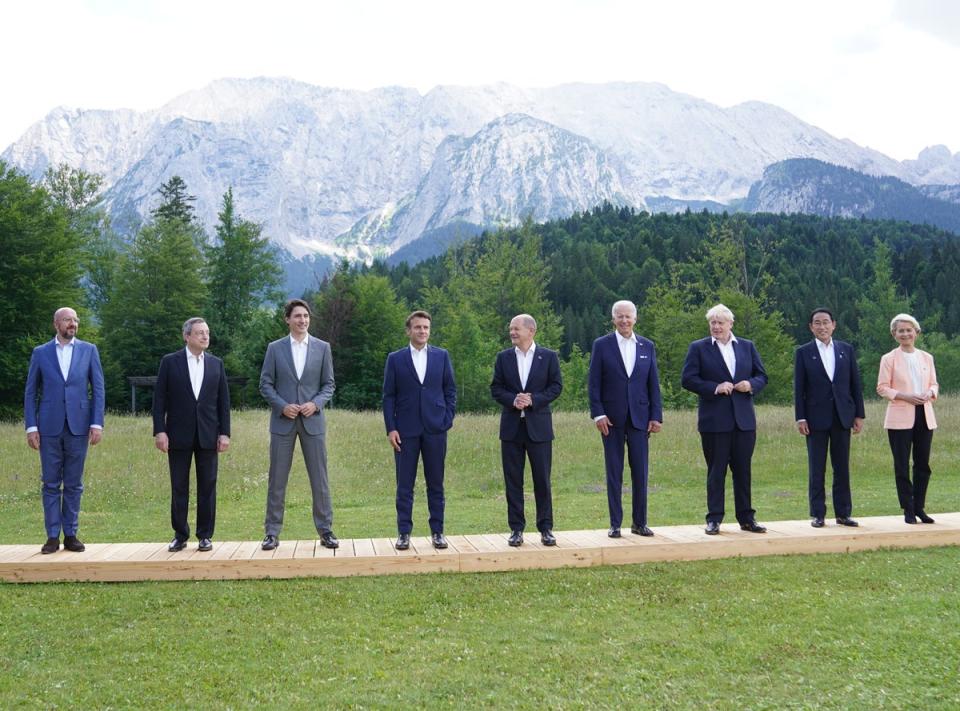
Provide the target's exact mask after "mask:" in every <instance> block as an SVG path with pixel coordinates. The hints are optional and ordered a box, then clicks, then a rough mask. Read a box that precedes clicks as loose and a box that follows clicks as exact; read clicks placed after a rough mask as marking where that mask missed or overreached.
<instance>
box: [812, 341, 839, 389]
mask: <svg viewBox="0 0 960 711" xmlns="http://www.w3.org/2000/svg"><path fill="white" fill-rule="evenodd" d="M816 340H817V350H818V351H820V362H821V363H823V369H824V370H825V371H827V377H828V378H830V382H831V383H832V382H833V374H834V373H835V372H836V371H837V354H836V351H835V350H834V348H833V339H832V338H831V339H830V342H829V343H827V344H826V345H824V343H823V341H821V340H820V339H819V338H818V339H816Z"/></svg>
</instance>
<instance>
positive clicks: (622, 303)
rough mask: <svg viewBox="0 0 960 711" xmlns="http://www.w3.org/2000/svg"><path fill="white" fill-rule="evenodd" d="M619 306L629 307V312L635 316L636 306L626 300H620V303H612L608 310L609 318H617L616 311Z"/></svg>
mask: <svg viewBox="0 0 960 711" xmlns="http://www.w3.org/2000/svg"><path fill="white" fill-rule="evenodd" d="M621 306H629V307H630V310H631V311H633V315H634V316H636V315H637V305H636V304H635V303H633V302H632V301H627V300H626V299H621V300H620V301H617V302H614V304H613V306H612V307H611V308H610V318H616V317H617V309H618V308H620V307H621Z"/></svg>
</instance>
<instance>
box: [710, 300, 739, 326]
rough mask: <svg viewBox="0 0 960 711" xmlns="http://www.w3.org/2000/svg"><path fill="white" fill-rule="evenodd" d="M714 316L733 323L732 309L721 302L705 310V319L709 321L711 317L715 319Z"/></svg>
mask: <svg viewBox="0 0 960 711" xmlns="http://www.w3.org/2000/svg"><path fill="white" fill-rule="evenodd" d="M715 318H718V319H720V320H722V321H729V322H730V323H733V311H731V310H730V309H728V308H727V307H726V306H724V305H723V304H717V305H716V306H713V307H711V308H710V310H709V311H707V321H710V320H711V319H715Z"/></svg>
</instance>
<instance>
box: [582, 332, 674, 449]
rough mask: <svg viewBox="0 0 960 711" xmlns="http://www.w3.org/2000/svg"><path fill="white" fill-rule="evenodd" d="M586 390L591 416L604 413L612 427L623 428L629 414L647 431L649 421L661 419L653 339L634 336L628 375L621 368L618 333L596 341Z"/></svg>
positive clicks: (658, 381)
mask: <svg viewBox="0 0 960 711" xmlns="http://www.w3.org/2000/svg"><path fill="white" fill-rule="evenodd" d="M587 390H588V392H589V395H590V416H591V417H593V418H597V417H600V415H606V416H607V418H609V420H610V422H611V423H613V425H614V426H615V427H623V426H624V424H625V423H626V421H627V413H629V414H630V423H631V424H632V425H633V426H634V428H636V429H638V430H646V429H647V425H648V424H649V422H650V420H656V421H657V422H663V401H662V399H661V397H660V377H659V375H658V373H657V352H656V349H655V348H654V345H653V341H650V340H649V339H647V338H644V337H643V336H637V359H636V361H635V363H634V366H633V372H632V373H629V374H628V373H627V371H626V368H624V367H623V357H622V356H621V355H620V344H619V342H618V341H617V334H616V333H608V334H607V335H606V336H600V338H598V339H597V340H595V341H594V342H593V351H592V352H591V353H590V373H589V375H588V377H587Z"/></svg>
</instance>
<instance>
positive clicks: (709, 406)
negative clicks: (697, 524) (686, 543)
mask: <svg viewBox="0 0 960 711" xmlns="http://www.w3.org/2000/svg"><path fill="white" fill-rule="evenodd" d="M707 321H708V322H709V324H710V335H709V336H708V337H707V338H702V339H700V340H699V341H694V342H693V343H691V344H690V348H689V349H688V350H687V358H686V360H685V361H684V363H683V371H682V373H681V383H682V385H683V387H684V388H685V389H687V390H689V391H691V392H694V393H696V394H697V396H698V399H699V404H698V407H697V430H698V431H699V432H700V444H701V446H702V448H703V457H704V459H705V460H706V462H707V517H706V518H707V528H706V532H707V534H709V535H711V536H714V535H716V534H718V533H720V522H721V521H722V520H723V513H724V511H723V508H724V503H723V501H724V487H725V482H726V478H727V466H728V465H729V467H730V471H731V473H732V474H733V498H734V502H735V505H736V512H737V521H739V522H740V528H741V529H742V530H744V531H751V532H753V533H766V531H767V529H766V528H764V527H763V526H761V525H760V524H758V523H757V521H756V518H755V515H756V512H755V511H754V510H753V507H752V505H751V503H750V460H751V459H752V457H753V448H754V446H755V445H756V443H757V418H756V415H755V414H754V411H753V397H754V396H755V395H756V394H757V393H759V392H760V391H761V390H762V389H763V388H764V387H765V386H766V384H767V374H766V372H765V371H764V369H763V363H762V362H761V361H760V354H759V353H757V349H756V347H754V345H753V343H752V342H751V341H748V340H747V339H746V338H737V337H736V336H734V335H733V312H731V311H730V309H728V308H727V307H726V306H724V305H723V304H717V305H716V306H714V307H713V308H711V309H710V310H709V311H707Z"/></svg>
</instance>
